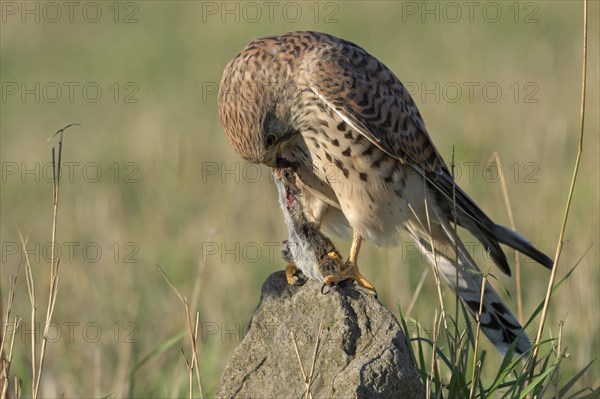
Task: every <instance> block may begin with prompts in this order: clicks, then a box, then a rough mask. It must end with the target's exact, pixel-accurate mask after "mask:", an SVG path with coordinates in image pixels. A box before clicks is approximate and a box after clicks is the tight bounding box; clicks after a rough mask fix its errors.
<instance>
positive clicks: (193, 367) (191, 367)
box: [156, 264, 204, 399]
mask: <svg viewBox="0 0 600 399" xmlns="http://www.w3.org/2000/svg"><path fill="white" fill-rule="evenodd" d="M156 267H157V268H158V270H159V271H160V274H162V276H163V278H164V279H165V281H166V282H167V284H169V287H171V289H172V290H173V292H175V295H177V297H178V298H179V300H180V301H181V302H182V303H183V305H184V308H185V319H186V321H187V328H188V337H189V339H190V346H191V348H192V359H191V361H190V362H188V361H187V359H186V357H185V353H184V351H183V348H181V353H182V354H183V357H184V360H185V364H186V366H187V368H188V371H189V372H190V383H189V386H190V398H191V397H192V395H193V380H192V374H193V375H195V376H196V382H197V384H198V389H199V391H200V399H203V398H204V394H203V390H202V380H201V379H200V368H199V366H198V324H199V319H200V314H199V313H198V312H196V321H195V323H194V324H193V325H192V318H191V316H190V306H189V302H188V300H187V297H184V296H183V295H181V294H180V293H179V290H178V289H177V288H176V287H175V286H174V285H173V283H172V282H171V280H170V279H169V277H168V276H167V274H166V273H165V272H164V270H163V269H162V268H161V267H160V265H158V264H156Z"/></svg>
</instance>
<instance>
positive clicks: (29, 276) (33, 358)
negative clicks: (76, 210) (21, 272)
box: [17, 227, 37, 397]
mask: <svg viewBox="0 0 600 399" xmlns="http://www.w3.org/2000/svg"><path fill="white" fill-rule="evenodd" d="M17 231H18V232H19V239H20V240H21V249H22V250H23V254H24V255H25V280H26V281H27V292H28V293H29V303H30V304H31V328H32V329H33V333H32V334H31V394H32V395H33V396H34V395H35V382H36V376H37V368H36V359H37V356H36V350H35V349H36V335H37V334H36V329H35V313H36V304H35V285H34V281H33V272H32V270H31V263H30V262H29V254H28V253H27V251H26V250H25V247H26V245H27V240H28V239H29V237H26V238H23V234H21V230H20V229H19V228H18V227H17ZM34 397H35V396H34Z"/></svg>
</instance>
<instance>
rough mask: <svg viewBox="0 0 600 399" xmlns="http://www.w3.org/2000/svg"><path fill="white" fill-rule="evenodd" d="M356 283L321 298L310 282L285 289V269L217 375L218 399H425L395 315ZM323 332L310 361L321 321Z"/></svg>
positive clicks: (266, 289) (271, 280) (269, 283)
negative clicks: (306, 378)
mask: <svg viewBox="0 0 600 399" xmlns="http://www.w3.org/2000/svg"><path fill="white" fill-rule="evenodd" d="M355 287H356V286H355V285H353V284H342V285H338V286H334V287H332V288H331V290H330V292H329V293H327V294H322V293H321V283H320V282H318V281H314V280H309V281H308V282H307V283H306V284H305V285H304V286H301V287H298V286H290V285H288V284H287V282H286V280H285V273H284V272H282V271H281V272H276V273H274V274H272V275H271V276H269V277H268V278H267V280H266V281H265V283H264V285H263V287H262V293H261V298H260V303H259V304H258V306H257V308H256V310H255V311H254V315H253V316H252V320H251V322H250V326H249V329H248V332H247V334H246V336H245V338H244V340H243V341H242V343H241V344H240V346H239V347H238V348H237V349H236V350H235V351H234V353H233V356H232V357H231V359H230V362H229V365H228V366H227V367H226V369H225V371H224V372H223V375H222V377H221V384H220V386H219V389H218V391H217V395H216V396H217V397H218V398H244V399H246V398H261V399H262V398H277V399H283V398H303V397H305V393H306V385H305V383H304V380H303V377H302V371H301V368H300V364H299V362H298V357H297V355H296V351H295V345H294V343H293V341H292V339H291V334H292V333H293V334H294V337H295V340H296V346H297V348H298V352H299V356H300V359H301V361H302V364H303V368H304V371H305V374H306V375H307V376H310V373H311V368H312V364H313V358H314V371H313V373H312V380H311V384H310V393H311V396H312V398H314V399H317V398H344V399H346V398H422V397H424V388H423V385H422V382H421V379H420V377H419V373H418V371H417V369H416V368H415V367H414V365H413V364H412V361H411V357H410V353H409V351H408V348H407V347H406V343H405V338H404V334H403V333H402V331H401V328H400V325H399V323H398V321H397V320H396V318H395V317H394V316H393V315H392V313H390V312H389V311H388V310H387V309H386V308H385V307H384V306H383V305H382V304H381V303H380V302H379V301H378V300H377V299H376V298H375V297H373V296H372V295H370V294H369V293H366V292H362V291H359V290H358V289H356V288H355ZM320 323H321V326H322V328H321V335H320V340H319V345H318V348H317V350H316V357H313V356H314V353H315V347H316V344H317V337H318V336H319V324H320Z"/></svg>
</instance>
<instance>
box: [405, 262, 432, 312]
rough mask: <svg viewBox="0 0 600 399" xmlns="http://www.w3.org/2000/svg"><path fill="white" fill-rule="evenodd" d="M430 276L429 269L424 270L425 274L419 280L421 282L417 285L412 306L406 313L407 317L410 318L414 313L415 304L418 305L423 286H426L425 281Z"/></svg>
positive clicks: (411, 301) (411, 302)
mask: <svg viewBox="0 0 600 399" xmlns="http://www.w3.org/2000/svg"><path fill="white" fill-rule="evenodd" d="M428 274H429V269H428V268H427V269H425V270H423V273H421V278H420V279H419V282H418V283H417V288H415V292H414V294H413V297H412V299H411V300H410V304H409V305H408V310H407V311H406V315H407V316H410V313H411V312H412V310H413V308H414V306H415V304H416V303H417V299H418V298H419V294H420V293H421V289H422V288H423V285H424V284H425V279H426V278H427V275H428Z"/></svg>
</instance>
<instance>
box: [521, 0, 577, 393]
mask: <svg viewBox="0 0 600 399" xmlns="http://www.w3.org/2000/svg"><path fill="white" fill-rule="evenodd" d="M587 9H588V2H587V0H584V3H583V55H582V59H583V62H582V76H581V109H580V127H581V129H580V132H579V143H578V146H577V158H576V159H575V166H574V168H573V176H572V178H571V186H570V188H569V195H568V196H567V204H566V206H565V214H564V217H563V222H562V226H561V229H560V234H559V237H558V243H557V244H556V252H555V254H554V267H553V268H552V272H551V273H550V279H549V280H548V288H547V290H546V297H545V299H544V307H543V309H542V315H541V318H540V324H539V327H538V331H537V336H536V339H535V345H534V347H533V352H532V355H531V359H530V363H529V381H530V382H531V380H532V379H533V371H534V369H535V364H536V359H537V356H538V353H539V349H540V342H541V341H542V334H543V332H544V326H545V324H546V317H547V316H548V309H549V305H550V297H551V296H552V289H553V288H554V281H555V280H556V273H557V271H558V261H559V260H560V255H561V253H562V248H563V245H564V238H565V230H566V227H567V220H568V219H569V211H570V209H571V201H572V200H573V193H574V192H575V183H576V182H577V174H578V172H579V165H580V163H581V154H582V152H583V133H584V126H585V125H584V122H585V94H586V91H585V86H586V81H587V73H586V72H587V68H586V65H587V30H588V16H587Z"/></svg>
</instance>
